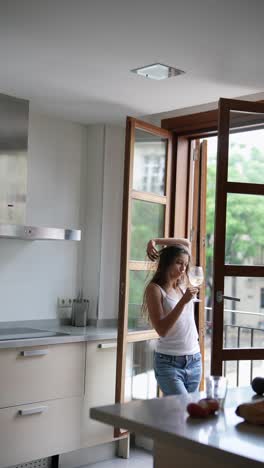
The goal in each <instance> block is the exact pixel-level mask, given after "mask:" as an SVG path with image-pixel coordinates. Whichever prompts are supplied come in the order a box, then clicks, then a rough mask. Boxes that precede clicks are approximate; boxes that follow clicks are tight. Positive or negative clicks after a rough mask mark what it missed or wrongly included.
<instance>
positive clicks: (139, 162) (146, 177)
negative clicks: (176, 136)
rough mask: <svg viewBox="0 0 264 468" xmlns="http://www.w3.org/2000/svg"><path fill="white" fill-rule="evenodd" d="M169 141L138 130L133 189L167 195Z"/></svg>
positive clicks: (136, 133)
mask: <svg viewBox="0 0 264 468" xmlns="http://www.w3.org/2000/svg"><path fill="white" fill-rule="evenodd" d="M166 156H167V140H166V139H164V138H161V137H159V136H156V135H152V134H151V133H148V132H145V131H143V130H138V129H136V132H135V145H134V169H133V189H134V190H139V191H141V192H152V193H157V194H159V195H164V194H165V166H166Z"/></svg>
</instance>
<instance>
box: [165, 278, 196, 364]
mask: <svg viewBox="0 0 264 468" xmlns="http://www.w3.org/2000/svg"><path fill="white" fill-rule="evenodd" d="M159 288H160V291H161V294H162V304H163V309H164V312H165V314H166V315H167V314H168V313H169V312H171V311H172V309H174V307H175V306H176V304H177V303H178V302H179V300H180V299H181V297H182V294H181V293H180V292H179V293H178V292H177V291H175V297H171V296H170V295H169V294H167V293H166V291H164V289H162V288H161V287H160V286H159ZM166 315H165V316H166ZM156 351H157V352H158V353H163V354H171V355H174V356H184V355H191V354H196V353H199V352H200V346H199V343H198V333H197V328H196V324H195V320H194V310H193V302H192V301H190V302H188V303H187V304H186V305H185V306H184V308H183V311H182V313H181V315H180V316H179V318H178V320H176V322H175V324H174V325H173V326H172V328H171V329H170V330H169V331H168V333H167V335H166V336H161V337H160V338H159V340H158V343H157V347H156Z"/></svg>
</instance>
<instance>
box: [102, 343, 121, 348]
mask: <svg viewBox="0 0 264 468" xmlns="http://www.w3.org/2000/svg"><path fill="white" fill-rule="evenodd" d="M97 347H98V348H99V349H109V348H116V347H117V343H100V344H99V345H98V346H97Z"/></svg>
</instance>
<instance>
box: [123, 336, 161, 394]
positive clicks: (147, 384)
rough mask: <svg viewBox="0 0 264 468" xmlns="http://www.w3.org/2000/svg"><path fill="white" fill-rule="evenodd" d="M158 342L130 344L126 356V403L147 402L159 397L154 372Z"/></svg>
mask: <svg viewBox="0 0 264 468" xmlns="http://www.w3.org/2000/svg"><path fill="white" fill-rule="evenodd" d="M155 343H156V340H149V341H139V342H137V343H128V346H127V354H126V379H125V401H131V400H133V399H143V400H147V399H149V398H155V397H156V396H157V382H156V379H155V375H154V370H153V354H154V349H155Z"/></svg>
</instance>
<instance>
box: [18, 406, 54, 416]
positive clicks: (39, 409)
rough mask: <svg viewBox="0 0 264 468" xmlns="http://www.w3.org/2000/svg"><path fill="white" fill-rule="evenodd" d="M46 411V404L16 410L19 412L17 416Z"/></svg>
mask: <svg viewBox="0 0 264 468" xmlns="http://www.w3.org/2000/svg"><path fill="white" fill-rule="evenodd" d="M46 411H48V407H47V406H38V407H36V408H25V409H20V410H18V414H19V416H29V415H31V414H40V413H46Z"/></svg>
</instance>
